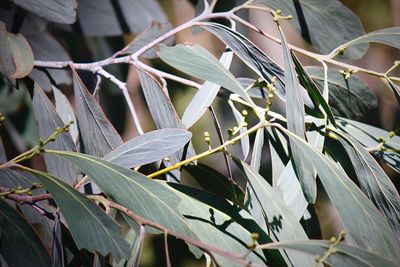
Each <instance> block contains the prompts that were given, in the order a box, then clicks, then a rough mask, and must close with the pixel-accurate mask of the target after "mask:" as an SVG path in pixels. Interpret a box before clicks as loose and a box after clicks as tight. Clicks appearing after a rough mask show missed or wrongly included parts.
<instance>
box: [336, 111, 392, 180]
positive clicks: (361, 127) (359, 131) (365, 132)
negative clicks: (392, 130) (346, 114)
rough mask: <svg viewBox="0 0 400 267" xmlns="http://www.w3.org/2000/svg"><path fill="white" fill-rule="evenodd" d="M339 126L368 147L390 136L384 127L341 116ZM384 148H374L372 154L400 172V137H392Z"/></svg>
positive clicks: (376, 144)
mask: <svg viewBox="0 0 400 267" xmlns="http://www.w3.org/2000/svg"><path fill="white" fill-rule="evenodd" d="M338 126H339V128H340V129H341V130H343V131H345V132H346V133H348V134H350V135H351V136H352V137H354V138H355V139H357V141H358V142H360V143H361V144H362V145H364V146H365V147H367V148H374V147H377V146H378V145H379V144H380V141H379V138H384V139H386V138H388V137H389V132H388V131H385V130H383V129H380V128H377V127H374V126H371V125H368V124H365V123H362V122H358V121H353V120H348V119H344V118H340V119H339V120H338ZM383 148H384V150H374V151H372V154H373V155H374V156H377V157H379V158H381V159H383V160H384V161H385V162H386V163H387V164H388V165H389V166H390V167H391V168H393V170H395V171H397V172H399V173H400V154H399V153H397V152H396V151H399V150H400V137H399V136H398V135H395V136H393V137H392V138H390V139H389V140H388V141H387V142H385V144H384V145H383Z"/></svg>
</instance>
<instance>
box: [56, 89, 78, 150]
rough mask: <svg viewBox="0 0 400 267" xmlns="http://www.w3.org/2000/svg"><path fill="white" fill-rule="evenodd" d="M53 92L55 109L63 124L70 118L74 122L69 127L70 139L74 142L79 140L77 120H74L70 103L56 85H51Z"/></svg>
mask: <svg viewBox="0 0 400 267" xmlns="http://www.w3.org/2000/svg"><path fill="white" fill-rule="evenodd" d="M53 93H54V100H55V104H56V111H57V113H58V115H59V116H60V118H61V120H62V121H63V122H64V124H67V123H68V122H70V121H71V120H73V121H74V123H73V124H72V125H71V126H70V127H69V128H70V131H69V133H70V134H71V136H72V140H73V141H74V143H75V144H77V143H78V142H79V140H78V139H79V130H78V122H77V121H76V117H75V113H74V109H73V108H72V106H71V103H70V102H69V100H68V98H67V97H66V96H65V95H64V94H63V93H62V92H61V91H60V90H59V89H58V88H56V87H53Z"/></svg>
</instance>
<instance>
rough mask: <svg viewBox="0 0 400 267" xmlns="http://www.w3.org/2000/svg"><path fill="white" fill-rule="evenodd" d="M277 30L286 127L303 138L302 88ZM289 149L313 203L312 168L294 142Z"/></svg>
mask: <svg viewBox="0 0 400 267" xmlns="http://www.w3.org/2000/svg"><path fill="white" fill-rule="evenodd" d="M279 32H280V36H281V40H282V48H283V59H284V64H285V70H286V71H285V84H286V87H285V88H286V114H287V115H286V116H287V128H288V130H289V131H291V132H293V133H294V134H296V135H297V136H299V137H300V138H302V139H305V132H306V131H305V124H304V117H305V111H304V101H303V97H302V90H303V88H302V87H301V86H300V83H299V80H298V79H297V74H296V71H295V65H294V63H293V60H292V57H291V52H290V50H289V47H288V44H287V42H286V38H285V36H284V34H283V32H282V29H281V28H279ZM290 149H291V152H292V159H291V160H292V165H293V167H294V170H295V173H296V175H297V177H298V179H299V181H300V184H301V188H302V189H303V192H304V195H305V197H306V199H307V201H308V202H309V203H314V202H315V198H316V196H317V184H316V181H315V177H314V176H315V175H314V170H313V168H312V166H310V165H308V164H307V163H306V162H305V161H303V159H304V158H305V157H306V154H304V152H303V151H302V150H301V149H300V148H299V147H297V145H296V144H293V143H290Z"/></svg>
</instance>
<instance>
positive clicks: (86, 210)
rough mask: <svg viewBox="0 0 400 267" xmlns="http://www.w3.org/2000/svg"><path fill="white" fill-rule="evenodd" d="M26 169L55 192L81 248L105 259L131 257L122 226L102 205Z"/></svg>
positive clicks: (56, 200)
mask: <svg viewBox="0 0 400 267" xmlns="http://www.w3.org/2000/svg"><path fill="white" fill-rule="evenodd" d="M64 153H74V152H64ZM23 169H24V170H26V171H29V172H31V173H32V174H33V175H34V176H35V177H36V178H37V179H38V180H40V182H41V183H43V184H44V185H45V187H46V189H47V190H48V191H49V192H50V193H51V195H52V196H53V198H54V200H55V202H56V203H57V205H58V206H59V207H60V209H61V212H62V215H63V217H64V219H65V221H66V222H67V224H68V227H69V229H70V231H71V234H72V236H73V238H74V240H75V242H76V244H77V246H78V247H79V248H80V249H82V248H86V249H88V250H89V251H91V252H99V253H100V254H101V255H103V256H106V255H107V254H109V253H112V254H113V256H114V257H116V258H118V259H121V258H124V259H126V258H128V256H129V245H128V244H127V243H126V242H125V240H124V239H123V238H122V237H121V235H120V229H119V226H118V225H117V224H116V222H115V221H113V220H112V219H111V218H110V217H109V216H108V215H106V214H105V213H104V211H103V210H102V209H101V208H100V207H99V206H97V205H96V204H94V203H93V202H92V201H91V200H89V199H88V198H87V197H86V196H84V195H83V194H81V193H80V192H78V191H77V190H75V189H74V188H73V187H71V186H69V185H68V184H66V183H64V182H63V181H61V180H59V179H57V178H56V177H54V176H51V175H50V174H47V173H44V172H40V171H37V170H33V169H29V168H25V167H24V168H23Z"/></svg>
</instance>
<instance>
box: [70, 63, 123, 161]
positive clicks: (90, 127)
mask: <svg viewBox="0 0 400 267" xmlns="http://www.w3.org/2000/svg"><path fill="white" fill-rule="evenodd" d="M72 74H73V78H74V92H75V105H76V113H75V115H76V118H77V119H78V125H79V128H80V133H81V138H82V142H83V150H84V151H85V152H86V153H88V154H90V155H94V156H98V157H102V156H104V155H105V154H107V153H108V152H110V151H111V150H113V149H114V148H116V147H117V146H119V145H120V144H122V139H121V137H120V136H119V134H118V133H117V131H116V130H115V129H114V127H113V126H112V124H111V123H110V121H109V120H108V119H107V117H106V115H105V114H104V112H103V110H102V109H101V107H100V105H99V104H98V102H97V100H96V99H95V98H94V97H93V96H92V95H91V94H90V93H89V91H88V89H87V88H86V87H85V85H84V84H83V82H82V81H81V79H80V78H79V75H78V73H77V72H76V71H75V70H72Z"/></svg>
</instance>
